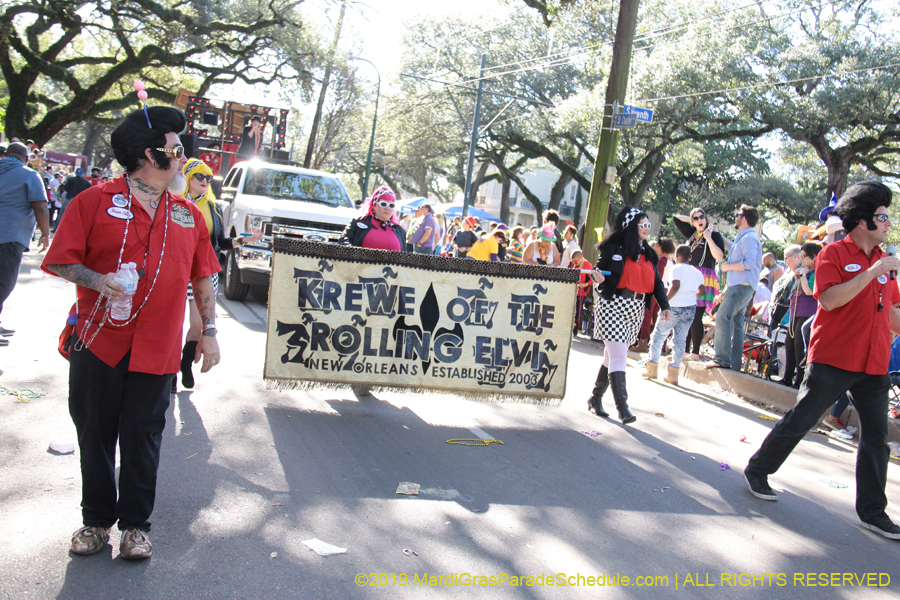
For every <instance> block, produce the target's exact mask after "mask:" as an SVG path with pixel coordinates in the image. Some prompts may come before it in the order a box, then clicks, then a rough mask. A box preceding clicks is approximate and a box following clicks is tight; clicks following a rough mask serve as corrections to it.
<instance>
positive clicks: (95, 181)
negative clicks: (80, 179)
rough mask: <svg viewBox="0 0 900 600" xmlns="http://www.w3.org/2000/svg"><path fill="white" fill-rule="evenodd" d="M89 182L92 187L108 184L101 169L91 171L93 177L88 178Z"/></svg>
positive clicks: (95, 168) (96, 168)
mask: <svg viewBox="0 0 900 600" xmlns="http://www.w3.org/2000/svg"><path fill="white" fill-rule="evenodd" d="M87 180H88V182H90V184H91V185H92V186H93V185H100V184H101V183H106V180H105V179H103V171H101V170H100V168H99V167H94V168H93V169H91V176H90V177H88V178H87Z"/></svg>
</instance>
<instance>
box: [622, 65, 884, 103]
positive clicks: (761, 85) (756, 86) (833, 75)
mask: <svg viewBox="0 0 900 600" xmlns="http://www.w3.org/2000/svg"><path fill="white" fill-rule="evenodd" d="M893 67H900V62H896V63H891V64H887V65H879V66H877V67H865V68H862V69H854V70H852V71H841V72H839V73H827V74H825V75H814V76H812V77H801V78H799V79H788V80H786V81H769V82H766V83H758V84H754V85H744V86H740V87H733V88H722V89H718V90H709V91H707V92H694V93H691V94H677V95H674V96H660V97H658V98H641V99H639V100H633V102H659V101H661V100H678V99H681V98H696V97H699V96H709V95H711V94H723V93H726V92H742V91H744V90H753V89H760V88H767V87H778V86H781V85H790V84H793V83H802V82H804V81H813V80H816V79H829V78H831V79H835V78H841V77H844V76H845V75H855V74H857V73H865V72H867V71H879V70H883V69H890V68H893Z"/></svg>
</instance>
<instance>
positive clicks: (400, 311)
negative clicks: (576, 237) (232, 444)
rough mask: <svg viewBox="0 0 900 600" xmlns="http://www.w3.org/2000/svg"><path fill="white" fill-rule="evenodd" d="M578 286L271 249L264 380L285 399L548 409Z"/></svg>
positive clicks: (569, 279) (451, 262)
mask: <svg viewBox="0 0 900 600" xmlns="http://www.w3.org/2000/svg"><path fill="white" fill-rule="evenodd" d="M578 278H579V272H578V270H577V269H561V268H558V267H543V266H531V265H514V264H509V263H499V262H485V261H476V260H470V259H455V258H441V257H434V256H426V255H423V254H412V253H407V252H390V251H385V250H369V249H365V248H356V247H352V246H340V245H337V244H328V243H318V242H306V241H302V240H297V239H290V238H276V240H275V248H274V254H273V257H272V279H271V285H270V289H269V322H268V332H267V333H268V338H267V341H266V364H265V374H264V376H265V378H266V380H267V385H268V386H269V387H273V388H280V389H293V388H310V387H344V386H368V387H371V388H373V389H379V388H389V389H391V388H394V389H395V388H405V389H413V390H439V391H446V392H454V393H460V394H463V395H465V396H467V397H470V398H472V399H475V400H487V401H499V402H528V403H532V404H553V405H555V404H558V403H559V401H560V400H561V399H562V397H563V396H564V395H565V392H566V365H567V362H568V359H569V348H570V342H571V339H572V327H573V322H574V309H575V295H576V285H575V284H576V283H577V282H578Z"/></svg>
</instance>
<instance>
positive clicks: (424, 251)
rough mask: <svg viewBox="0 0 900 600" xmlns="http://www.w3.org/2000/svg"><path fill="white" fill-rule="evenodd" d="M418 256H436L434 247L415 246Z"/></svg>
mask: <svg viewBox="0 0 900 600" xmlns="http://www.w3.org/2000/svg"><path fill="white" fill-rule="evenodd" d="M413 252H415V253H416V254H434V246H413Z"/></svg>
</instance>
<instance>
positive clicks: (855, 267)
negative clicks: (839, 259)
mask: <svg viewBox="0 0 900 600" xmlns="http://www.w3.org/2000/svg"><path fill="white" fill-rule="evenodd" d="M844 270H845V271H847V272H848V273H856V272H857V271H861V270H862V265H858V264H856V263H850V264H849V265H845V266H844Z"/></svg>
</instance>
